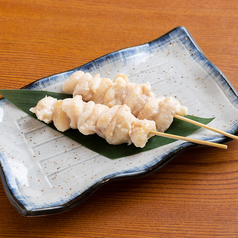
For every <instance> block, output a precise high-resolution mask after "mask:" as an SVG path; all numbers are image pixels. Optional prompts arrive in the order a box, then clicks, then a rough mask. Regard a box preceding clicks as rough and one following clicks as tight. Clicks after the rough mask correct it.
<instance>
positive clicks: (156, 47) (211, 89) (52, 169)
mask: <svg viewBox="0 0 238 238" xmlns="http://www.w3.org/2000/svg"><path fill="white" fill-rule="evenodd" d="M76 70H82V71H84V72H90V73H91V74H92V75H94V74H96V73H100V75H101V76H102V77H109V78H111V79H113V78H114V77H115V76H116V75H117V74H118V73H124V74H127V75H128V76H129V79H130V80H131V81H133V82H136V83H145V82H147V81H149V82H150V83H151V85H152V91H153V92H155V93H156V94H157V95H158V96H173V97H176V98H177V99H178V100H179V101H180V102H181V103H182V104H183V105H185V106H186V107H187V108H188V109H189V114H191V115H195V116H201V117H208V118H209V117H215V119H214V120H213V121H212V122H211V123H210V125H211V126H213V127H216V128H218V129H221V130H224V131H226V132H229V133H232V134H236V133H237V130H238V121H237V119H238V96H237V92H236V91H235V90H234V88H233V87H232V86H231V84H230V83H229V81H228V80H227V79H226V78H225V76H224V75H223V74H222V73H221V71H220V70H219V69H218V68H217V67H216V66H215V65H214V64H213V63H211V62H210V61H209V60H208V59H207V58H206V57H205V55H204V54H203V53H202V51H201V50H200V48H199V47H198V46H197V44H196V43H195V42H194V40H193V39H192V37H191V35H190V34H189V33H188V31H187V30H186V29H185V28H184V27H178V28H175V29H174V30H172V31H170V32H168V33H167V34H165V35H163V36H162V37H160V38H158V39H156V40H154V41H152V42H149V43H146V44H144V45H140V46H135V47H131V48H127V49H123V50H120V51H116V52H113V53H110V54H108V55H106V56H103V57H100V58H98V59H96V60H94V61H92V62H89V63H87V64H85V65H83V66H81V67H79V68H76V69H73V70H69V71H67V72H63V73H59V74H56V75H53V76H50V77H46V78H43V79H40V80H38V81H36V82H34V83H32V84H31V85H28V86H26V88H29V89H35V90H47V91H56V92H61V87H62V84H63V82H64V81H65V80H66V79H67V78H68V77H69V76H70V75H71V74H72V73H73V72H75V71H76ZM191 137H193V138H197V139H201V140H207V141H212V142H220V143H226V142H228V141H229V140H228V139H227V138H225V137H224V136H221V135H219V134H216V133H213V132H211V131H208V130H205V129H199V130H198V131H196V132H195V133H194V134H193V135H192V136H191ZM191 146H195V145H193V144H191V143H188V142H183V141H176V142H173V143H171V144H168V145H165V146H162V147H159V148H156V149H153V150H150V151H147V152H143V153H140V154H136V155H132V156H128V157H123V158H119V159H116V160H111V159H109V158H106V157H103V156H101V155H99V154H97V153H95V152H93V151H91V150H89V149H87V148H85V147H83V146H82V145H80V144H77V143H75V142H74V141H72V140H71V139H69V138H67V137H64V136H62V134H61V133H58V132H57V131H55V130H53V129H51V128H49V127H47V126H45V124H43V123H41V122H39V121H37V120H36V119H34V118H31V117H30V116H28V115H27V114H25V113H24V112H22V111H20V110H19V109H17V108H16V107H15V106H13V105H12V104H11V103H9V102H8V101H7V100H5V99H3V100H0V161H1V171H0V173H1V179H2V183H3V186H4V188H5V191H6V194H7V196H8V198H9V199H10V201H11V203H12V204H13V205H14V206H15V207H16V209H17V210H18V211H19V212H20V213H21V214H22V215H25V216H37V215H47V214H53V213H57V212H62V211H66V210H68V209H71V208H73V207H74V206H76V205H78V204H79V203H81V202H82V201H83V200H84V199H86V198H87V197H88V196H89V195H91V194H92V193H93V192H94V191H95V190H96V189H97V188H99V187H100V186H101V185H102V184H105V183H106V182H108V181H112V180H115V179H119V178H126V177H134V176H141V175H145V174H149V173H152V172H154V171H156V170H157V169H159V168H161V167H162V166H163V165H164V164H165V163H167V162H168V161H170V160H171V159H172V158H173V157H174V156H175V155H177V154H178V153H180V152H181V151H183V150H184V149H186V148H190V147H191Z"/></svg>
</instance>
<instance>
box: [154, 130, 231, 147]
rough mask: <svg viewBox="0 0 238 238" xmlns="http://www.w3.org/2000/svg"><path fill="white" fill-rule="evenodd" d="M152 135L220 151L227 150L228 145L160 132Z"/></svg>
mask: <svg viewBox="0 0 238 238" xmlns="http://www.w3.org/2000/svg"><path fill="white" fill-rule="evenodd" d="M150 133H153V134H155V135H157V136H162V137H166V138H170V139H176V140H184V141H189V142H192V143H196V144H201V145H207V146H213V147H217V148H220V149H227V145H223V144H218V143H214V142H209V141H203V140H197V139H193V138H189V137H183V136H177V135H172V134H168V133H164V132H159V131H150Z"/></svg>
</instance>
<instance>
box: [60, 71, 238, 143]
mask: <svg viewBox="0 0 238 238" xmlns="http://www.w3.org/2000/svg"><path fill="white" fill-rule="evenodd" d="M63 91H65V92H66V93H69V94H73V96H75V95H82V98H83V100H84V101H90V100H93V101H94V102H95V103H101V104H105V105H107V106H109V107H112V106H115V105H122V104H126V105H127V106H129V107H130V108H131V112H132V114H133V115H134V116H136V117H137V118H139V119H147V120H153V121H155V123H156V128H157V130H158V131H161V132H164V131H166V130H167V129H168V128H169V126H170V125H171V123H172V122H173V118H174V117H175V118H177V119H180V120H184V121H185V120H186V121H187V122H189V123H192V124H194V125H198V126H200V127H203V128H206V129H209V130H212V131H215V132H217V133H220V134H222V135H225V136H227V137H230V138H232V139H238V137H237V136H235V135H232V134H229V133H226V132H223V131H221V130H218V129H215V128H212V127H210V126H207V125H204V124H202V123H198V122H196V121H193V120H191V119H187V118H185V117H184V115H187V112H188V110H187V108H186V107H184V106H181V105H180V103H179V102H178V101H177V100H176V99H174V98H173V97H167V98H165V97H161V98H156V96H155V94H154V93H152V92H151V87H150V84H149V83H148V82H147V83H146V84H135V83H131V82H129V80H128V77H127V76H126V75H124V74H118V75H117V76H116V78H115V79H114V80H113V81H111V80H110V79H108V78H101V77H100V76H99V74H96V75H95V76H94V77H93V76H92V75H91V74H90V73H84V72H82V71H76V72H75V73H73V74H72V75H71V76H70V77H69V78H68V79H67V80H66V81H65V83H64V84H63Z"/></svg>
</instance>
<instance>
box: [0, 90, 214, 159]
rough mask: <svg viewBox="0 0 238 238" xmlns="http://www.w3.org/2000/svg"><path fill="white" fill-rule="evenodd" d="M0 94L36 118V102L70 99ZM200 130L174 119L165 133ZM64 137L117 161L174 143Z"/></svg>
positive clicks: (75, 133)
mask: <svg viewBox="0 0 238 238" xmlns="http://www.w3.org/2000/svg"><path fill="white" fill-rule="evenodd" d="M0 94H1V95H2V96H3V97H5V98H6V99H7V100H8V101H9V102H11V103H12V104H14V105H15V106H17V107H18V108H19V109H21V110H22V111H24V112H25V113H27V114H28V115H30V116H32V117H34V118H36V116H35V114H34V113H32V112H30V111H29V109H30V108H31V107H35V105H36V104H37V102H38V101H39V100H41V99H42V98H44V97H45V96H52V97H54V98H57V99H65V98H69V97H71V95H69V94H65V93H58V92H48V91H36V90H28V89H20V90H17V89H0ZM186 117H188V118H189V119H192V120H194V121H197V122H200V123H203V124H208V123H209V122H211V121H212V120H213V119H214V118H201V117H195V116H190V115H189V116H186ZM42 123H43V122H42ZM47 125H48V126H49V127H51V128H53V129H55V130H57V129H56V128H55V127H54V125H53V123H51V124H47ZM198 129H200V127H199V126H196V125H192V124H190V123H187V122H184V121H181V120H178V119H176V118H174V121H173V123H172V124H171V126H170V127H169V129H168V130H167V131H166V132H167V133H170V134H174V135H180V136H189V135H191V134H193V133H194V132H196V131H197V130H198ZM62 133H63V134H64V135H65V136H67V137H69V138H71V139H73V140H74V141H76V142H78V143H79V144H81V145H83V146H85V147H87V148H89V149H91V150H93V151H95V152H97V153H99V154H101V155H103V156H106V157H108V158H110V159H117V158H120V157H124V156H129V155H134V154H137V153H141V152H144V151H148V150H152V149H155V148H157V147H160V146H164V145H167V144H169V143H172V142H174V141H175V140H174V139H169V138H164V137H160V136H153V137H152V138H150V140H149V141H148V142H147V144H146V146H145V147H144V148H137V147H135V146H134V145H129V146H128V145H127V144H122V145H110V144H108V143H107V142H106V140H104V139H103V138H101V137H99V136H98V135H96V134H95V135H89V136H85V135H83V134H81V133H80V132H79V131H78V130H73V129H70V130H68V131H65V132H62Z"/></svg>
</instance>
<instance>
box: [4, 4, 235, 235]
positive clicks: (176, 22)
mask: <svg viewBox="0 0 238 238" xmlns="http://www.w3.org/2000/svg"><path fill="white" fill-rule="evenodd" d="M237 22H238V1H236V0H226V1H223V0H214V1H206V0H200V1H196V0H189V1H188V0H187V1H186V0H174V1H161V0H159V1H155V0H152V1H145V0H136V1H135V0H133V1H128V0H121V1H112V0H111V1H108V0H97V1H93V0H87V1H86V0H81V1H77V0H67V1H55V0H50V1H49V0H28V1H23V0H4V1H3V0H0V32H1V33H0V45H1V46H0V88H14V89H18V88H21V87H23V86H24V85H26V84H28V83H30V82H32V81H35V80H37V79H40V78H43V77H46V76H48V75H52V74H55V73H58V72H63V71H66V70H69V69H72V68H75V67H77V66H80V65H82V64H84V63H87V62H89V61H91V60H93V59H95V58H98V57H100V56H102V55H105V54H107V53H109V52H112V51H116V50H119V49H121V48H126V47H130V46H134V45H139V44H143V43H145V42H148V41H151V40H153V39H156V38H157V37H159V36H161V35H163V34H164V33H166V32H168V31H170V30H171V29H173V28H175V27H176V26H181V25H182V26H185V27H186V28H187V29H188V30H189V32H190V33H191V34H192V36H193V37H194V39H195V41H196V42H197V43H198V45H199V46H200V48H201V49H202V50H203V52H204V53H205V54H206V56H207V57H208V58H209V59H210V60H211V61H212V62H213V63H215V65H217V66H218V68H219V69H220V70H221V71H222V72H223V73H224V75H225V76H226V77H227V78H228V80H229V81H230V82H231V84H232V85H233V86H234V88H235V89H236V90H238V80H237V75H238V40H237V39H238V28H237ZM237 154H238V141H231V142H229V143H228V150H220V149H216V148H211V147H209V148H208V147H203V148H202V149H201V148H194V149H190V150H187V151H185V152H183V153H181V154H180V155H178V156H177V157H176V158H175V159H174V160H173V161H171V162H170V163H169V164H167V165H166V166H165V167H163V168H162V169H161V170H159V171H157V172H156V173H154V174H152V175H149V176H147V177H144V178H140V179H130V180H126V181H116V182H113V183H109V184H107V185H105V186H104V187H101V188H100V189H99V190H98V191H97V192H96V193H94V194H93V195H92V196H91V197H90V198H89V199H87V200H86V201H85V202H83V203H82V204H81V205H79V206H77V207H76V208H74V209H72V210H70V211H68V212H65V213H62V214H57V215H52V216H46V217H35V218H27V217H23V216H21V215H20V214H19V213H18V212H17V211H16V210H15V208H14V207H13V206H12V205H11V204H10V202H9V200H8V198H7V197H6V195H5V192H4V189H3V186H2V184H1V183H0V210H1V212H0V236H1V237H213V236H218V235H219V236H222V237H238V225H237V223H238V215H237V214H238V159H237Z"/></svg>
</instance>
